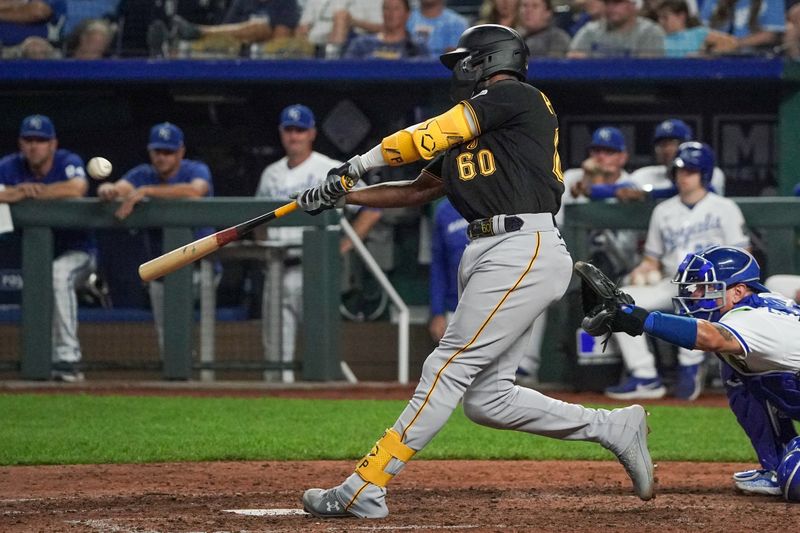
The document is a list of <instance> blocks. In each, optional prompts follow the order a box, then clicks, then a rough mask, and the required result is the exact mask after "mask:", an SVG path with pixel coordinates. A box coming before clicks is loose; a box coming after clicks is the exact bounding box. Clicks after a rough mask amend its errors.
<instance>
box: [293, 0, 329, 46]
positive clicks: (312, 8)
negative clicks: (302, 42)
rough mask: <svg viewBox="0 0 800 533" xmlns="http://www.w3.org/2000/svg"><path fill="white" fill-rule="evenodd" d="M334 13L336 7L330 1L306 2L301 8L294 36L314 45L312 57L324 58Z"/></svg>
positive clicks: (316, 0) (312, 0)
mask: <svg viewBox="0 0 800 533" xmlns="http://www.w3.org/2000/svg"><path fill="white" fill-rule="evenodd" d="M335 12H336V6H335V5H334V2H333V1H331V0H306V4H305V6H304V7H303V13H302V15H300V22H299V23H298V25H297V29H296V30H295V35H296V36H297V37H301V38H304V39H307V40H308V42H310V43H311V44H312V45H314V51H315V53H314V55H315V56H317V57H325V51H326V47H327V46H328V44H329V40H330V36H331V30H333V14H334V13H335ZM331 54H333V49H331Z"/></svg>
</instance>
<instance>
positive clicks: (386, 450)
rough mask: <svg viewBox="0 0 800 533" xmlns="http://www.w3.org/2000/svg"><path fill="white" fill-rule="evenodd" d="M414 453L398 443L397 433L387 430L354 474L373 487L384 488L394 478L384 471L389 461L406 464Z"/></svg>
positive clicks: (357, 465)
mask: <svg viewBox="0 0 800 533" xmlns="http://www.w3.org/2000/svg"><path fill="white" fill-rule="evenodd" d="M415 453H417V452H416V450H412V449H411V448H409V447H408V446H406V445H405V444H403V443H402V442H401V441H400V435H399V434H398V433H397V431H395V430H394V429H392V428H389V429H387V430H386V432H385V433H384V434H383V437H381V438H380V440H378V442H376V443H375V446H374V447H373V448H372V450H370V452H369V453H368V454H367V455H365V456H364V458H363V459H362V460H360V461H359V462H358V464H356V474H358V475H359V476H361V479H363V480H364V481H369V482H370V483H372V484H373V485H377V486H379V487H386V485H388V484H389V481H391V480H392V478H393V477H394V474H389V473H387V472H385V471H384V469H385V468H386V466H387V465H388V464H389V461H391V460H392V458H395V459H397V460H399V461H403V462H404V463H407V462H408V461H409V460H410V459H411V458H412V457H413V456H414V454H415Z"/></svg>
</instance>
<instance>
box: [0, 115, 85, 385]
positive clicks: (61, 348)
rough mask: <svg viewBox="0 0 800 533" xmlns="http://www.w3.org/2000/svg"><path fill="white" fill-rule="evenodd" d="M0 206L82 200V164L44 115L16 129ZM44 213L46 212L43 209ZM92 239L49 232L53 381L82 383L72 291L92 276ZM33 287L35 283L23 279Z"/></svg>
mask: <svg viewBox="0 0 800 533" xmlns="http://www.w3.org/2000/svg"><path fill="white" fill-rule="evenodd" d="M0 184H2V185H3V186H4V187H3V190H0V202H3V203H14V202H18V201H20V200H25V199H26V198H34V199H37V200H54V199H61V198H80V197H82V196H85V195H86V191H87V190H88V189H89V183H88V182H87V180H86V173H85V171H84V168H83V160H81V158H80V156H78V155H77V154H75V153H73V152H69V151H67V150H64V149H60V148H58V139H57V138H56V130H55V127H54V126H53V123H52V121H51V120H50V119H49V118H48V117H46V116H44V115H31V116H29V117H26V118H25V119H24V120H23V121H22V125H21V127H20V130H19V152H18V153H15V154H11V155H8V156H6V157H4V158H3V159H2V160H0ZM42 209H46V207H44V206H43V207H42ZM91 251H92V250H91V246H90V240H89V237H88V235H87V233H86V232H85V231H82V230H54V231H53V257H54V258H55V259H54V260H53V353H52V362H53V366H52V377H53V379H55V380H60V381H69V382H75V381H83V379H84V378H83V373H82V372H81V371H80V368H79V365H80V362H81V346H80V342H79V340H78V301H77V297H76V295H75V290H76V289H77V288H79V287H81V285H83V283H85V282H86V280H87V279H88V278H89V275H90V274H91V273H92V272H93V271H94V267H95V259H94V257H93V255H92V253H91ZM24 282H25V283H36V280H25V281H24Z"/></svg>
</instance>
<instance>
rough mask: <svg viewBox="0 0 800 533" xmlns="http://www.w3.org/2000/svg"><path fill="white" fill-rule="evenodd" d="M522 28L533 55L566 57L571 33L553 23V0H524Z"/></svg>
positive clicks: (521, 7) (521, 19) (522, 4)
mask: <svg viewBox="0 0 800 533" xmlns="http://www.w3.org/2000/svg"><path fill="white" fill-rule="evenodd" d="M520 30H521V32H520V33H522V37H523V38H524V39H525V44H526V45H528V51H529V52H530V54H531V57H537V56H539V57H541V56H549V57H564V56H565V55H566V54H567V50H569V34H568V33H567V32H565V31H564V30H562V29H561V28H558V27H556V26H554V25H553V4H552V0H522V1H521V3H520Z"/></svg>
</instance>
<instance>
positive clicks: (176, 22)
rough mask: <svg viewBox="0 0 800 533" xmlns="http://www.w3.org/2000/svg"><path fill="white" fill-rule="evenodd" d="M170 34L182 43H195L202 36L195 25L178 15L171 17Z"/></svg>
mask: <svg viewBox="0 0 800 533" xmlns="http://www.w3.org/2000/svg"><path fill="white" fill-rule="evenodd" d="M172 32H173V33H174V35H175V36H176V37H177V38H178V39H181V40H184V41H196V40H197V39H199V38H200V37H202V36H203V32H201V31H200V28H199V27H198V26H197V24H192V23H191V22H189V21H188V20H186V19H185V18H183V17H181V16H180V15H173V17H172Z"/></svg>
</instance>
